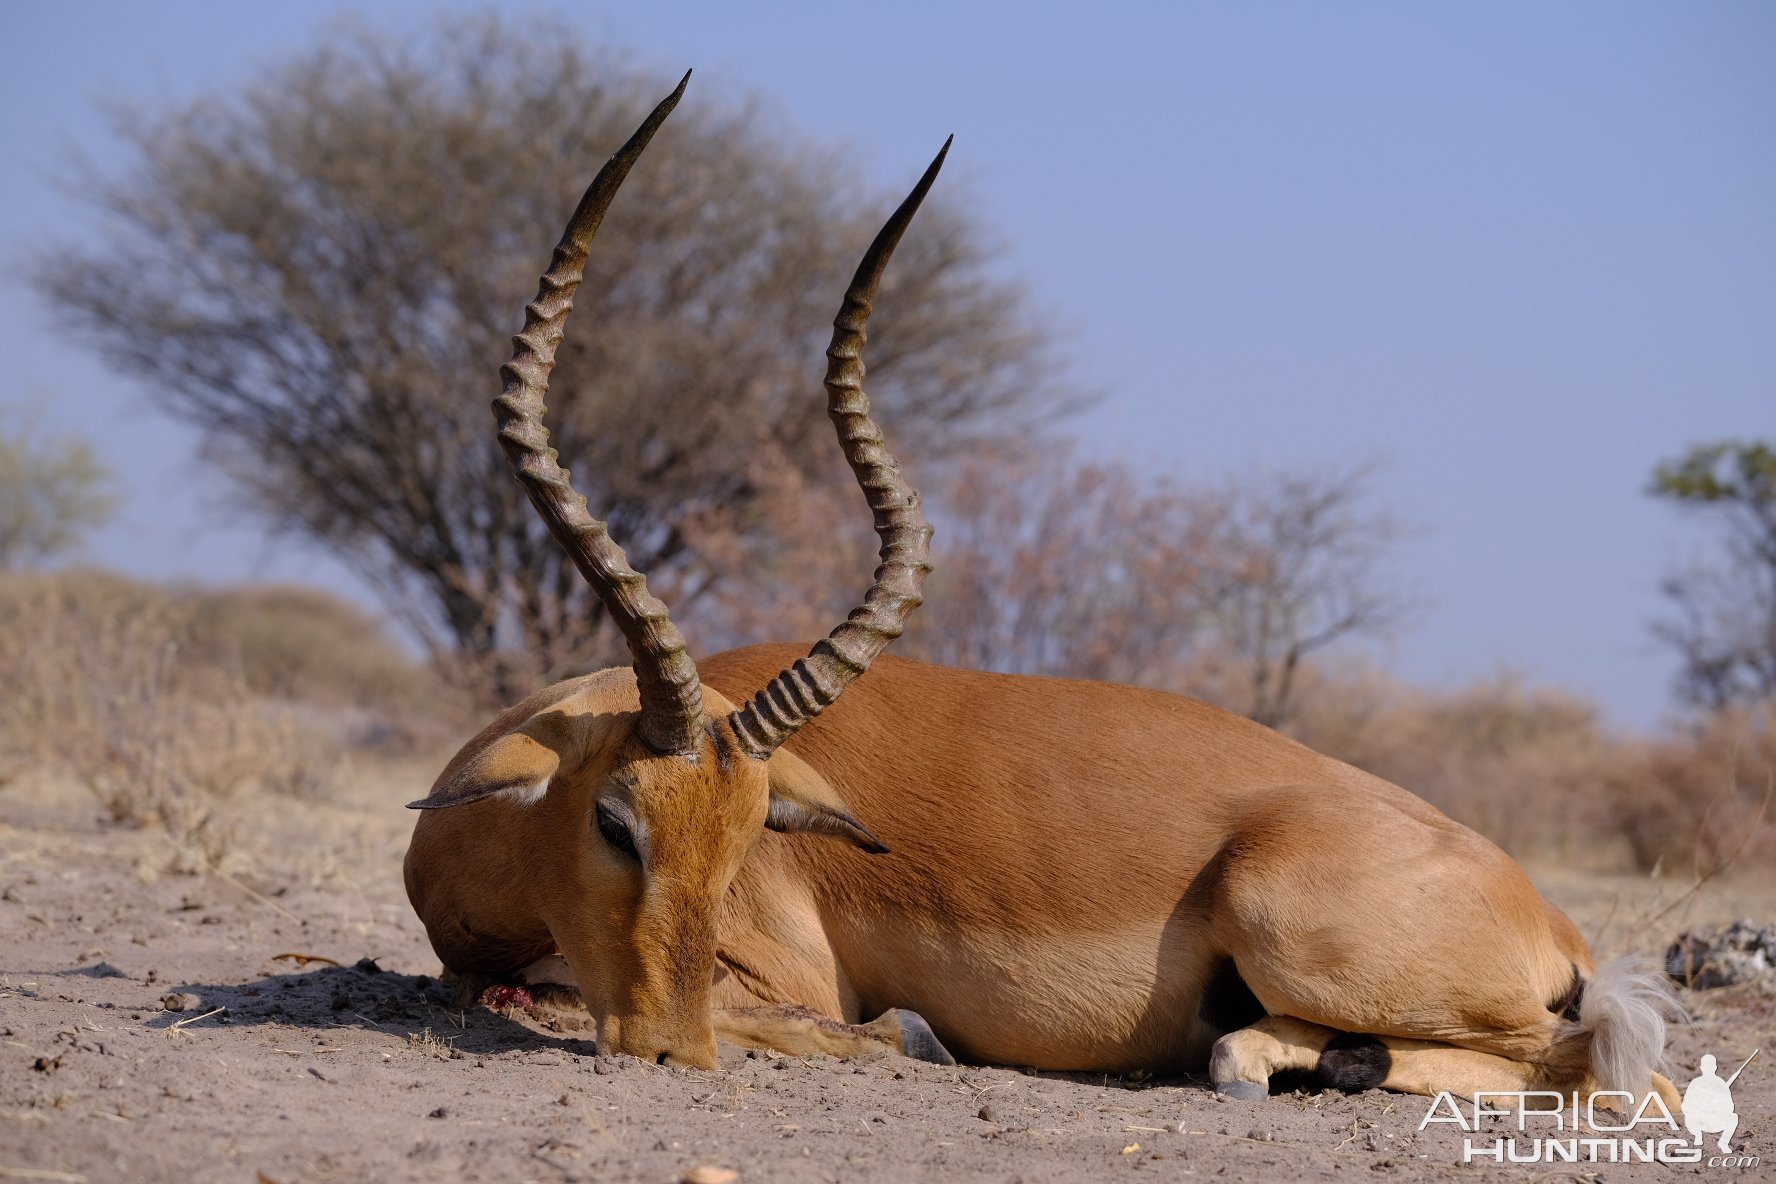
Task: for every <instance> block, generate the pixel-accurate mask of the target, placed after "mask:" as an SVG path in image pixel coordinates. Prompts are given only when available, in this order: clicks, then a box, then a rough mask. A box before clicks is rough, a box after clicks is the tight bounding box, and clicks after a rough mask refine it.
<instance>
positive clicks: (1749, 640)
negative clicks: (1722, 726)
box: [1649, 441, 1776, 710]
mask: <svg viewBox="0 0 1776 1184" xmlns="http://www.w3.org/2000/svg"><path fill="white" fill-rule="evenodd" d="M1649 492H1651V493H1652V494H1653V495H1654V496H1655V497H1663V498H1669V499H1670V500H1672V501H1675V502H1677V503H1679V504H1681V505H1685V506H1689V507H1692V508H1694V509H1698V510H1707V511H1708V514H1709V517H1711V518H1713V519H1714V520H1715V521H1716V522H1717V523H1718V524H1719V526H1720V527H1722V528H1723V532H1724V535H1725V539H1724V546H1723V554H1722V555H1721V557H1720V558H1719V559H1717V560H1715V561H1714V562H1696V563H1692V564H1690V565H1689V566H1688V567H1686V568H1683V569H1681V570H1678V571H1675V572H1673V573H1672V574H1671V575H1669V576H1668V577H1666V579H1665V581H1664V583H1663V584H1662V585H1661V587H1662V590H1663V591H1664V593H1665V596H1666V599H1668V600H1669V601H1670V602H1671V606H1672V608H1673V610H1674V615H1673V616H1672V617H1670V618H1668V619H1666V620H1664V621H1660V622H1658V623H1657V624H1656V625H1655V626H1654V632H1655V633H1656V634H1657V635H1658V636H1659V637H1660V638H1661V639H1662V640H1664V641H1665V642H1667V643H1668V644H1669V645H1671V647H1672V648H1673V649H1675V650H1676V651H1677V653H1678V655H1679V657H1681V658H1682V659H1683V670H1682V672H1681V673H1680V675H1679V681H1678V693H1679V695H1680V696H1681V697H1682V698H1683V699H1685V700H1686V701H1688V702H1690V703H1693V704H1696V705H1698V706H1701V707H1705V708H1708V709H1710V710H1720V709H1722V708H1724V707H1727V706H1730V705H1732V704H1734V703H1747V702H1753V701H1756V700H1760V699H1762V700H1767V699H1771V698H1773V697H1776V448H1772V447H1771V446H1770V445H1768V444H1765V443H1762V442H1759V441H1751V442H1727V443H1716V444H1698V445H1696V446H1694V447H1692V448H1691V449H1690V450H1689V451H1688V452H1686V453H1685V454H1684V455H1683V456H1681V457H1679V458H1678V459H1677V460H1674V461H1668V462H1666V463H1665V464H1662V465H1660V466H1659V467H1658V468H1657V469H1656V470H1654V473H1653V482H1652V488H1651V489H1650V491H1649Z"/></svg>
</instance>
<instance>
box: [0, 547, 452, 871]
mask: <svg viewBox="0 0 1776 1184" xmlns="http://www.w3.org/2000/svg"><path fill="white" fill-rule="evenodd" d="M0 685H3V686H5V687H6V689H7V694H6V697H5V707H4V710H0V782H5V781H12V780H26V779H32V780H37V781H42V780H45V779H49V780H55V779H65V780H67V781H71V782H73V783H76V784H78V785H80V786H82V787H84V788H85V789H86V791H87V792H89V793H90V794H91V795H92V797H93V799H94V800H95V801H96V802H97V804H98V806H99V807H100V811H101V813H102V815H103V816H104V817H105V818H106V819H107V820H108V821H109V822H112V823H115V824H120V825H126V826H132V827H143V828H157V829H160V830H163V831H164V832H165V833H166V835H167V836H168V837H169V838H170V839H172V840H173V843H174V846H175V848H176V850H177V852H178V854H179V858H180V859H181V860H182V861H186V862H193V863H196V864H201V865H204V866H215V865H217V864H218V863H219V862H220V861H221V859H222V857H223V855H224V854H225V853H226V850H227V848H228V844H229V836H230V831H231V824H230V822H229V819H230V817H231V816H232V815H234V814H236V813H237V812H241V811H250V810H253V809H256V808H263V806H264V799H265V798H266V797H278V798H302V797H309V798H312V797H318V796H322V795H324V794H325V793H326V792H327V791H328V790H329V789H330V788H331V787H332V785H333V784H335V783H336V782H337V781H338V780H339V778H341V777H342V776H344V775H345V774H346V771H347V769H348V767H349V765H350V763H351V762H352V761H353V760H354V759H365V758H368V759H376V758H378V757H381V756H389V755H402V754H406V753H410V752H411V751H413V750H414V749H415V748H417V747H427V748H431V749H436V748H439V747H442V746H444V745H446V744H447V743H449V740H450V738H451V737H452V736H453V735H454V734H455V733H456V732H457V731H459V730H460V725H461V724H462V723H463V722H466V719H467V717H466V715H465V714H464V713H463V711H462V705H461V703H460V702H459V701H457V700H456V699H455V698H454V697H453V696H451V695H450V694H448V693H446V690H445V688H444V687H443V686H442V685H441V684H440V683H439V682H438V681H437V680H436V679H434V678H432V677H431V676H429V675H428V674H427V673H426V672H425V671H424V670H423V669H421V668H419V667H418V666H416V665H415V663H414V662H413V661H412V660H411V659H409V658H408V657H407V656H406V655H405V654H404V653H403V652H402V651H401V650H400V648H399V647H398V646H397V645H395V644H394V643H393V642H391V641H390V640H389V639H388V638H387V636H386V635H385V634H384V633H383V631H382V630H381V629H380V627H379V626H378V625H377V624H376V623H375V622H374V621H373V620H371V619H370V618H368V617H367V616H365V615H364V614H363V613H361V612H360V611H358V610H357V609H355V608H353V607H352V606H350V605H348V604H346V603H344V602H342V601H340V600H338V599H337V598H335V597H332V596H330V595H327V594H325V593H321V592H318V591H315V590H313V589H306V588H284V587H258V588H241V589H221V590H217V589H201V588H187V587H160V586H156V585H151V584H144V583H140V582H137V581H133V580H129V579H125V578H123V577H120V576H116V575H112V574H109V573H105V572H98V571H73V572H57V573H4V574H0Z"/></svg>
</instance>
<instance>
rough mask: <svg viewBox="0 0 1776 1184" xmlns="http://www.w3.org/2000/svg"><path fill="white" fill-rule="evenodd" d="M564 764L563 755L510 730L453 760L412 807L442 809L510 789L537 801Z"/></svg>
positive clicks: (533, 739)
mask: <svg viewBox="0 0 1776 1184" xmlns="http://www.w3.org/2000/svg"><path fill="white" fill-rule="evenodd" d="M560 768H561V755H560V753H558V752H556V750H555V749H553V748H551V747H550V746H549V745H547V744H545V743H543V742H542V741H540V740H537V739H536V738H535V737H533V736H530V735H527V734H526V733H524V732H522V731H519V732H508V733H507V734H506V735H504V736H501V737H500V738H499V739H498V740H495V741H494V742H493V743H492V744H489V745H488V746H487V747H485V748H483V749H482V750H481V751H480V752H477V753H476V754H475V755H474V756H472V757H470V758H469V759H468V760H467V761H464V762H463V763H461V764H460V765H459V764H457V763H456V762H455V761H452V762H451V764H450V767H448V768H446V769H445V770H444V772H443V774H442V775H441V776H440V777H439V778H438V783H437V784H436V785H434V786H432V792H431V793H429V794H427V795H426V796H425V797H424V798H421V799H420V800H419V801H417V802H408V803H407V808H408V809H409V810H443V809H447V808H449V807H451V806H464V805H467V804H468V803H470V802H478V801H480V800H481V799H482V798H487V797H492V796H493V795H494V794H496V793H508V792H509V793H511V794H513V795H514V796H515V797H517V798H518V800H520V801H526V802H534V801H537V800H538V799H540V798H541V797H542V796H543V794H544V792H545V791H547V790H548V788H549V779H550V778H552V777H554V776H555V773H556V771H557V770H558V769H560Z"/></svg>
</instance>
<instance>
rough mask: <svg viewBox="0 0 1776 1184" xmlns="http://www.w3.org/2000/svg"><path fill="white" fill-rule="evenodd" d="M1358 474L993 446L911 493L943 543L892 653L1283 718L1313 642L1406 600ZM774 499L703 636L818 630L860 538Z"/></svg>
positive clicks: (837, 602) (825, 511)
mask: <svg viewBox="0 0 1776 1184" xmlns="http://www.w3.org/2000/svg"><path fill="white" fill-rule="evenodd" d="M1368 475H1369V470H1368V469H1357V470H1352V471H1349V472H1344V473H1335V474H1331V475H1325V476H1314V475H1310V476H1300V475H1290V476H1284V477H1274V478H1273V477H1266V476H1262V475H1259V476H1247V477H1241V478H1236V479H1233V480H1230V481H1226V482H1221V483H1195V484H1183V483H1179V482H1176V481H1172V480H1168V479H1165V478H1158V479H1155V478H1153V477H1151V476H1148V475H1145V474H1141V473H1138V472H1136V471H1135V470H1134V469H1133V468H1132V467H1131V466H1129V465H1127V464H1126V463H1114V462H1113V463H1098V464H1088V463H1080V462H1079V461H1077V460H1076V459H1074V458H1072V457H1071V456H1070V455H1069V454H1068V452H1067V450H1066V449H1065V448H1064V447H1063V448H1055V447H1054V446H1052V445H1051V444H1050V443H1048V442H1044V443H1042V444H1040V445H1036V444H1029V445H1025V446H1023V447H1017V448H1014V447H1012V446H1010V445H1005V444H1002V445H1001V446H1000V447H998V448H996V449H991V450H988V451H985V452H983V453H981V454H980V455H978V456H976V457H974V458H971V459H970V460H969V461H967V462H965V463H963V464H960V465H958V466H955V467H953V468H951V469H949V470H947V471H946V472H945V473H944V474H943V475H942V478H941V479H940V480H939V481H938V482H937V483H936V484H935V485H934V486H933V487H932V488H930V489H929V490H928V491H927V492H928V499H927V506H928V510H929V515H930V517H931V519H932V521H933V523H935V525H936V526H937V532H938V533H937V539H936V542H935V544H934V554H935V555H938V556H940V557H941V558H940V560H939V562H938V563H937V567H936V570H935V571H933V572H932V574H931V578H930V579H929V580H928V581H927V583H926V586H925V600H926V603H925V607H924V608H923V609H921V610H920V615H919V617H918V618H917V626H916V627H915V628H913V629H912V630H910V631H909V632H908V634H907V636H906V637H905V638H903V639H902V640H901V642H900V643H899V646H900V649H901V650H902V651H903V653H904V654H905V655H907V656H909V657H918V658H923V659H925V660H927V661H935V662H943V663H946V664H950V665H956V666H970V667H975V668H978V669H988V670H1001V671H1006V672H1010V673H1019V674H1052V675H1064V676H1069V677H1075V678H1093V679H1103V680H1108V681H1112V682H1126V683H1133V684H1136V685H1140V686H1150V687H1156V688H1160V689H1165V690H1173V691H1182V692H1185V693H1189V694H1194V695H1198V696H1200V697H1202V698H1205V699H1209V700H1212V701H1215V702H1219V703H1221V704H1222V705H1224V706H1226V707H1229V708H1231V709H1233V710H1236V711H1241V712H1243V713H1245V714H1248V715H1251V716H1252V717H1253V718H1255V719H1259V720H1261V721H1263V722H1265V723H1268V724H1271V725H1273V726H1278V725H1284V724H1287V723H1289V722H1290V721H1291V720H1293V718H1294V717H1295V714H1296V712H1297V709H1298V708H1299V707H1300V706H1301V700H1302V697H1303V696H1304V695H1305V694H1307V693H1309V692H1310V691H1311V690H1312V684H1310V683H1304V682H1303V681H1302V680H1301V678H1300V677H1299V676H1300V674H1301V672H1302V669H1303V667H1304V664H1305V663H1306V662H1307V661H1308V659H1309V658H1310V657H1311V656H1313V655H1314V654H1316V653H1318V652H1320V651H1321V650H1323V649H1325V648H1326V647H1328V646H1331V645H1333V644H1334V643H1336V642H1339V641H1342V640H1347V639H1351V638H1360V637H1375V636H1383V635H1386V634H1387V633H1388V632H1389V631H1391V630H1392V629H1393V628H1394V627H1396V626H1397V625H1398V624H1400V623H1401V622H1402V621H1403V620H1404V619H1405V617H1406V616H1407V615H1408V614H1409V612H1410V611H1411V609H1412V608H1413V605H1414V601H1413V600H1412V598H1410V597H1408V596H1405V595H1402V594H1400V593H1398V592H1396V591H1394V590H1392V589H1390V588H1389V587H1388V585H1387V582H1386V579H1385V571H1384V566H1385V561H1386V558H1387V553H1388V549H1389V547H1390V546H1391V545H1392V543H1393V541H1394V539H1395V537H1396V536H1397V534H1398V528H1397V526H1396V524H1395V523H1394V521H1393V520H1392V518H1391V517H1390V516H1389V515H1387V514H1386V513H1384V512H1382V511H1380V510H1378V509H1375V508H1373V507H1372V506H1371V505H1370V504H1369V496H1368V488H1367V480H1368ZM771 504H772V505H773V506H774V507H776V508H775V509H774V510H773V513H776V514H782V515H785V517H784V518H783V519H782V520H781V521H780V522H778V524H777V525H776V526H775V527H774V528H773V529H772V531H771V532H770V534H771V537H772V538H774V539H777V540H781V542H780V543H779V544H778V545H776V546H774V547H773V548H771V549H768V550H763V551H759V552H755V554H754V556H753V558H754V559H756V560H758V561H759V563H758V565H757V566H756V567H754V568H752V569H751V570H749V572H748V573H746V574H745V575H744V576H742V577H739V578H738V579H736V580H735V581H734V582H731V583H729V584H728V585H726V586H725V587H724V589H723V591H722V594H721V595H719V596H718V597H716V598H714V600H713V602H712V603H711V604H710V605H709V606H708V607H709V610H710V613H709V624H710V631H711V632H713V633H714V634H716V635H719V636H724V637H727V638H730V639H733V640H743V639H747V638H756V637H760V636H772V635H779V636H797V637H799V636H803V635H809V636H813V635H817V633H818V631H820V630H823V629H824V628H825V624H826V622H827V621H828V620H830V618H831V617H832V615H833V613H834V612H842V611H843V610H844V604H843V597H842V596H840V597H838V598H835V597H834V595H833V593H834V590H835V589H843V588H844V587H845V583H844V576H845V573H847V572H851V571H855V570H856V569H857V568H858V567H859V566H861V565H865V564H866V563H867V562H868V557H869V555H870V554H871V553H872V552H871V544H872V541H873V536H871V535H869V534H868V533H867V532H866V531H861V530H859V529H857V524H856V522H855V521H854V519H853V516H851V515H847V514H845V513H843V511H844V509H845V508H846V507H845V506H844V503H843V502H842V501H839V500H838V499H836V498H833V497H830V496H820V495H817V494H816V493H815V492H814V491H812V490H809V489H807V488H806V487H805V486H800V485H798V486H797V487H796V488H794V489H786V490H785V495H784V496H782V497H779V498H776V499H773V500H772V503H771ZM715 533H717V534H718V535H721V536H722V537H724V538H728V539H733V538H735V537H737V536H736V535H735V534H734V532H732V531H729V530H726V529H725V528H723V527H721V526H720V525H719V524H718V525H717V527H716V529H715ZM739 558H740V556H739V555H738V554H736V555H735V556H734V560H735V561H736V562H737V561H738V560H739ZM755 580H756V581H757V583H756V585H755V584H754V583H752V581H755Z"/></svg>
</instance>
